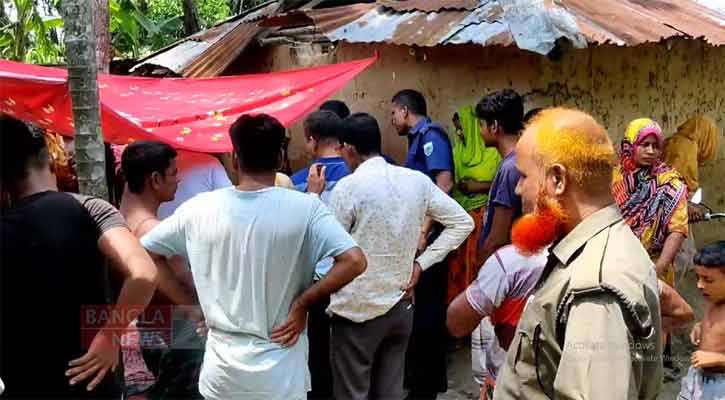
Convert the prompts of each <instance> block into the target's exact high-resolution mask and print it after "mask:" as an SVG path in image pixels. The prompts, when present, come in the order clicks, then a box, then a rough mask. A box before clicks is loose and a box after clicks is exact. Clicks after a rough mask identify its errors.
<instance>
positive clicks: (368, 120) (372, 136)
mask: <svg viewBox="0 0 725 400" xmlns="http://www.w3.org/2000/svg"><path fill="white" fill-rule="evenodd" d="M341 132H342V134H341V136H340V141H341V142H343V143H347V144H349V145H351V146H353V147H355V150H357V152H358V154H360V155H361V156H371V155H375V154H380V148H381V140H382V139H381V138H380V126H378V121H377V120H375V117H373V116H372V115H370V114H366V113H355V114H352V115H350V116H349V117H347V118H345V119H344V120H342V129H341Z"/></svg>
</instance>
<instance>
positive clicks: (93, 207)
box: [0, 117, 157, 399]
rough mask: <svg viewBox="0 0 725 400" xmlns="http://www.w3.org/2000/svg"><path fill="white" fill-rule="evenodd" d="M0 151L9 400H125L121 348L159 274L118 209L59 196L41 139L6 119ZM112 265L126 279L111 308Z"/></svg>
mask: <svg viewBox="0 0 725 400" xmlns="http://www.w3.org/2000/svg"><path fill="white" fill-rule="evenodd" d="M0 143H1V145H0V147H1V149H0V150H1V152H2V154H1V159H2V181H0V183H1V184H2V189H3V190H4V191H6V192H7V194H8V197H9V198H10V208H8V209H5V210H3V214H2V218H1V220H0V222H1V223H0V226H1V232H0V236H1V237H2V242H1V243H2V248H1V249H0V253H1V257H2V266H1V270H2V281H1V284H2V287H1V290H0V299H1V302H2V303H1V305H2V310H1V311H0V335H2V336H0V343H1V346H2V348H1V352H0V354H2V357H1V361H0V377H2V379H3V381H4V383H5V393H4V394H3V396H4V397H5V398H74V399H75V398H120V397H121V394H122V391H123V381H122V379H123V373H122V372H123V371H122V370H123V368H122V367H121V366H119V355H120V349H119V344H120V343H119V340H118V339H119V337H120V333H121V332H122V331H123V330H124V329H125V328H126V327H127V326H128V324H129V323H130V322H131V320H133V319H134V318H135V317H136V315H138V312H140V311H141V310H142V309H143V307H145V306H146V304H148V302H149V299H150V298H151V295H152V294H153V291H154V289H155V287H156V280H157V271H156V267H155V266H154V263H153V261H152V260H151V258H150V257H149V256H148V254H147V253H146V251H145V250H144V249H143V248H142V247H141V245H140V243H139V242H138V240H137V239H136V238H135V237H134V236H133V235H132V234H131V232H130V231H129V230H128V229H127V228H126V225H125V222H124V220H123V218H122V217H121V215H120V214H119V213H118V211H117V210H116V209H115V208H113V206H111V205H110V204H108V203H107V202H105V201H103V200H101V199H97V198H92V197H87V196H82V195H76V194H69V193H62V192H58V191H57V187H56V183H55V177H54V175H53V167H52V163H51V159H50V156H49V154H48V150H47V148H46V145H45V141H44V139H43V136H42V135H41V134H39V133H36V132H31V131H30V130H29V129H28V127H27V126H26V125H25V124H23V123H22V122H20V121H17V120H13V119H10V118H4V117H0ZM106 260H108V261H110V265H111V266H112V267H113V268H112V271H111V272H116V273H117V275H119V276H122V277H123V286H122V287H121V289H120V292H119V294H118V299H117V302H116V306H115V308H113V307H112V306H111V305H112V304H113V300H114V299H113V298H111V297H112V295H111V293H110V292H111V290H110V288H109V275H110V273H109V271H108V270H107V269H106V268H105V265H106ZM89 310H90V311H89ZM108 316H116V317H117V318H119V319H116V320H115V321H114V320H113V319H112V318H110V319H109V318H108ZM114 323H115V324H114ZM111 327H113V328H114V329H113V330H111V329H109V328H111ZM83 381H87V382H88V383H87V384H82V382H83Z"/></svg>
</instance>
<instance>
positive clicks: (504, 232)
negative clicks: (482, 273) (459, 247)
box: [477, 206, 514, 265]
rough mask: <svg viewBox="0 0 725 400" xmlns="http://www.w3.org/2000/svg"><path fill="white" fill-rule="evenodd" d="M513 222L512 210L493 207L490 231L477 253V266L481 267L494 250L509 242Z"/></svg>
mask: <svg viewBox="0 0 725 400" xmlns="http://www.w3.org/2000/svg"><path fill="white" fill-rule="evenodd" d="M513 222H514V210H513V209H511V208H508V207H502V206H496V207H494V214H493V220H492V221H491V231H490V232H489V234H488V237H487V238H486V241H485V242H484V243H483V246H482V247H481V248H480V249H479V251H478V262H477V264H478V265H483V263H484V262H485V261H486V260H488V258H489V257H491V255H492V254H493V253H494V252H495V251H496V250H498V249H500V248H501V247H503V246H505V245H507V244H508V243H510V242H511V226H512V225H513Z"/></svg>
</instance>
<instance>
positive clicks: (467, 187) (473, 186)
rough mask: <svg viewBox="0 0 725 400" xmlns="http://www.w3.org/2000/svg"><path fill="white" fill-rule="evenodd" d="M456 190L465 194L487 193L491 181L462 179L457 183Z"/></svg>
mask: <svg viewBox="0 0 725 400" xmlns="http://www.w3.org/2000/svg"><path fill="white" fill-rule="evenodd" d="M458 188H459V189H461V191H462V192H463V193H467V194H476V193H488V192H489V190H491V181H477V180H474V179H464V180H462V181H460V182H459V183H458Z"/></svg>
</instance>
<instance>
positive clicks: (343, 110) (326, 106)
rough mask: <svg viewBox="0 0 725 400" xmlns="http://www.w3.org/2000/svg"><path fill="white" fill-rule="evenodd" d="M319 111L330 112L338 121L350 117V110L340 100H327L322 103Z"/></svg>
mask: <svg viewBox="0 0 725 400" xmlns="http://www.w3.org/2000/svg"><path fill="white" fill-rule="evenodd" d="M320 110H326V111H332V112H334V113H335V114H337V116H338V117H340V119H345V118H347V117H348V116H350V108H348V106H347V104H345V103H344V102H342V101H340V100H327V101H326V102H324V103H322V105H321V106H320Z"/></svg>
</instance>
